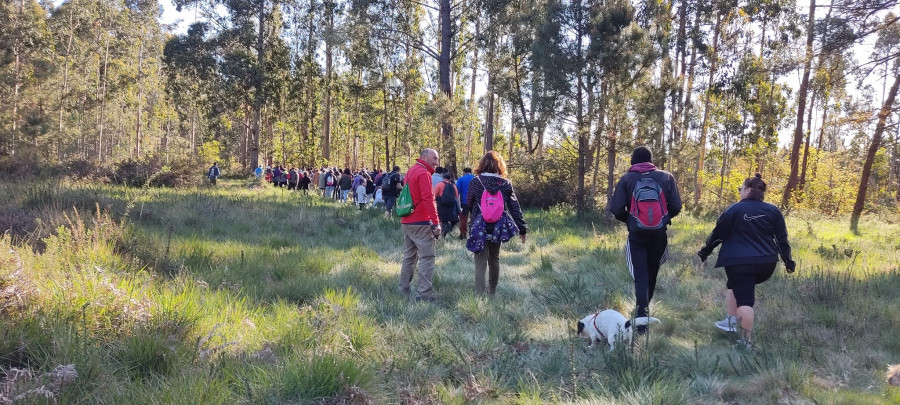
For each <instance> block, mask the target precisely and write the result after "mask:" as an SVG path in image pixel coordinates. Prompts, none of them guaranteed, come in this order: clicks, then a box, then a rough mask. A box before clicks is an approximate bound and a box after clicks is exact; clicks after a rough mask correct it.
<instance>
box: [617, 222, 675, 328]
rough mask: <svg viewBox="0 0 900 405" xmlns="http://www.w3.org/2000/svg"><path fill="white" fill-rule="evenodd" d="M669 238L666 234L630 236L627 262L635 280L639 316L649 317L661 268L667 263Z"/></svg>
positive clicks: (626, 256) (627, 245)
mask: <svg viewBox="0 0 900 405" xmlns="http://www.w3.org/2000/svg"><path fill="white" fill-rule="evenodd" d="M668 244H669V241H668V238H667V237H666V234H665V232H659V233H653V234H648V235H634V234H629V235H628V242H627V243H626V244H625V260H626V262H627V263H628V270H629V271H631V277H632V278H634V298H635V301H636V302H635V304H636V306H637V308H636V309H637V316H638V317H642V316H648V312H649V310H650V300H651V299H653V292H654V291H655V290H656V276H657V275H658V274H659V266H660V265H662V264H663V263H665V262H666V259H667V257H666V256H667V253H668Z"/></svg>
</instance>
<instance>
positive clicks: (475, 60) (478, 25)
mask: <svg viewBox="0 0 900 405" xmlns="http://www.w3.org/2000/svg"><path fill="white" fill-rule="evenodd" d="M479 35H481V18H479V16H477V15H476V16H475V37H476V38H477V37H478V36H479ZM479 48H480V47H477V46H476V47H475V49H473V50H472V86H471V88H470V90H469V105H470V106H472V107H475V105H476V103H475V84H476V83H477V82H478V50H479Z"/></svg>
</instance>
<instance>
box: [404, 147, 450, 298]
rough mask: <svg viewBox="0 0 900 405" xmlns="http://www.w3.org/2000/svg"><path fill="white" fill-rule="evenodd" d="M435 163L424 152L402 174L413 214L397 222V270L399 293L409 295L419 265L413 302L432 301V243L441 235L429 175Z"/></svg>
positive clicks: (433, 157)
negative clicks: (399, 259) (400, 234)
mask: <svg viewBox="0 0 900 405" xmlns="http://www.w3.org/2000/svg"><path fill="white" fill-rule="evenodd" d="M437 164H438V153H437V151H436V150H434V149H425V150H423V151H422V154H420V155H419V159H418V160H416V163H415V164H413V165H412V167H410V168H409V170H407V171H406V177H405V178H404V182H405V183H406V184H408V185H409V194H410V196H412V201H413V212H412V214H409V215H407V216H405V217H403V219H402V220H400V230H402V231H403V266H402V267H401V268H400V292H401V293H403V294H409V283H410V282H411V281H412V277H413V273H414V272H415V270H416V263H417V262H418V266H419V290H418V291H417V293H416V301H426V302H434V290H433V289H432V287H431V276H432V274H433V273H434V242H435V239H436V238H437V237H438V236H439V235H440V234H441V223H440V220H439V219H438V214H437V207H436V206H435V204H434V194H432V191H431V175H432V174H433V173H434V168H435V167H437Z"/></svg>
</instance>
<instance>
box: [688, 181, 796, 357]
mask: <svg viewBox="0 0 900 405" xmlns="http://www.w3.org/2000/svg"><path fill="white" fill-rule="evenodd" d="M738 192H739V193H740V196H741V200H740V201H738V202H736V203H734V204H732V205H731V206H730V207H728V209H726V210H725V212H723V213H722V215H721V216H719V219H718V220H717V221H716V227H715V228H714V229H713V231H712V234H710V235H709V238H708V239H707V240H706V244H705V245H703V247H702V248H700V251H699V252H697V256H699V257H700V260H701V261H702V262H705V261H706V258H707V257H709V255H710V254H711V253H712V251H713V249H715V248H716V246H719V244H720V243H721V244H722V249H721V250H720V251H719V257H718V258H716V267H725V274H726V275H727V276H728V281H727V283H726V286H727V287H728V291H727V292H726V295H725V303H726V306H727V311H728V313H727V315H726V317H725V319H723V320H721V321H718V322H716V327H717V328H719V329H722V330H724V331H727V332H736V331H737V325H738V322H740V326H741V331H742V333H741V337H740V340H738V342H737V343H738V344H739V345H742V346H744V347H745V348H748V349H750V348H752V343H751V340H750V338H751V333H752V332H753V316H754V313H753V304H754V301H755V295H756V285H757V284H760V283H763V282H764V281H766V280H768V279H769V277H772V273H774V272H775V265H776V264H778V257H779V256H780V257H781V260H782V261H783V262H784V267H785V269H786V270H787V272H788V273H793V272H794V269H795V268H796V267H797V264H796V263H794V261H793V260H792V259H791V245H790V244H788V234H787V227H786V226H785V223H784V215H782V214H781V210H779V209H778V207H776V206H774V205H772V204H769V203H766V202H763V198H764V197H765V194H766V183H765V182H764V181H763V179H762V175H760V174H759V173H757V174H756V175H755V176H754V177H749V178H747V179H746V180H744V183H743V185H741V187H740V188H739V189H738Z"/></svg>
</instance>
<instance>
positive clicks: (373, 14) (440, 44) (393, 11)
mask: <svg viewBox="0 0 900 405" xmlns="http://www.w3.org/2000/svg"><path fill="white" fill-rule="evenodd" d="M478 5H479V3H478V2H475V1H467V0H430V1H427V2H419V1H415V0H369V1H358V2H354V4H353V7H354V8H356V9H358V11H357V13H358V14H360V15H362V14H365V15H366V16H367V18H369V19H370V21H371V26H372V31H371V32H372V33H373V35H375V36H377V37H379V38H382V39H385V40H387V41H391V42H394V43H398V44H402V45H403V46H404V47H408V48H413V49H415V50H417V51H418V52H421V54H422V55H424V56H426V57H428V58H429V59H430V60H431V61H433V62H434V63H436V64H437V77H438V89H439V94H440V97H441V98H442V100H440V101H439V105H442V106H444V111H443V112H442V113H440V114H438V116H439V117H440V127H441V141H442V142H441V143H442V145H441V148H440V149H441V156H442V160H443V162H444V166H445V167H447V168H448V169H449V170H450V171H451V172H452V173H456V172H457V170H456V164H457V158H456V136H455V135H454V131H453V125H454V123H453V116H454V115H453V114H452V113H448V111H446V108H451V109H452V106H453V105H454V101H455V99H454V97H453V90H454V86H453V83H452V80H451V73H452V64H453V63H454V61H456V60H457V59H458V58H460V57H463V56H464V55H465V50H466V49H468V47H469V46H470V45H471V44H472V41H473V40H474V38H469V39H468V40H466V41H465V42H462V43H461V42H460V41H459V36H460V33H461V31H462V29H463V24H462V23H461V21H464V20H470V19H472V15H473V13H474V12H475V10H476V9H477V7H478ZM426 33H437V35H436V36H435V37H428V36H427V35H426Z"/></svg>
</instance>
